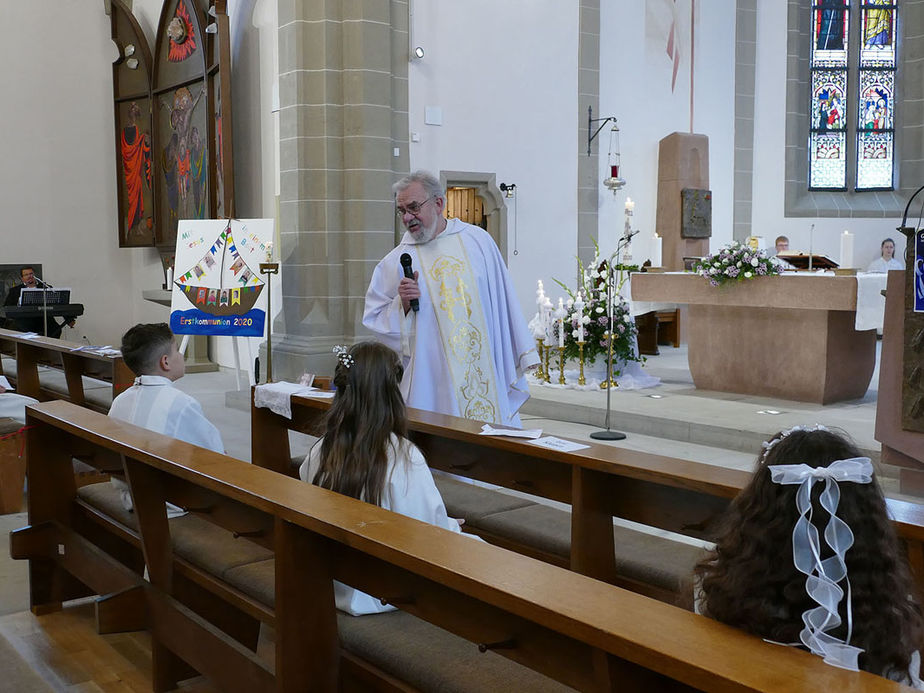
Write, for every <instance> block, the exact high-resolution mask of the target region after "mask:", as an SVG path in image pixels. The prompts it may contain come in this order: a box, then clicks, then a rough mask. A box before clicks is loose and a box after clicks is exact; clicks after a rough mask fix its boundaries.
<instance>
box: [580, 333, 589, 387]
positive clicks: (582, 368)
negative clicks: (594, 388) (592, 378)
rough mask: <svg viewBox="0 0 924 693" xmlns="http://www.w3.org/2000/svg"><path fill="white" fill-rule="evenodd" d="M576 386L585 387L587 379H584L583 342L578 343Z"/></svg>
mask: <svg viewBox="0 0 924 693" xmlns="http://www.w3.org/2000/svg"><path fill="white" fill-rule="evenodd" d="M578 368H580V371H579V375H578V385H586V384H587V379H586V378H585V377H584V342H578Z"/></svg>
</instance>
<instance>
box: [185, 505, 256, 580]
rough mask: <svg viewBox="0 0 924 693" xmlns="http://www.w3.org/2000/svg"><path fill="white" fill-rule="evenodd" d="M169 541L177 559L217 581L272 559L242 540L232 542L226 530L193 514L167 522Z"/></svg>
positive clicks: (249, 542)
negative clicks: (204, 572) (244, 568)
mask: <svg viewBox="0 0 924 693" xmlns="http://www.w3.org/2000/svg"><path fill="white" fill-rule="evenodd" d="M170 537H171V539H172V540H173V550H174V551H175V552H176V554H177V556H179V557H180V558H184V559H186V560H187V561H189V562H190V563H191V564H193V565H195V566H197V567H199V568H201V569H203V570H205V571H207V572H209V573H212V574H213V575H217V576H219V577H224V575H225V573H226V572H227V571H229V570H231V569H233V568H237V567H238V566H242V565H247V564H250V563H257V562H262V561H265V560H266V559H268V558H271V557H272V555H273V552H272V551H270V550H269V549H266V548H264V547H262V546H260V545H258V544H255V543H254V542H252V541H250V540H249V539H247V538H245V537H241V538H237V539H235V538H234V536H233V535H232V534H231V532H229V531H228V530H226V529H223V528H221V527H219V526H217V525H214V524H212V523H211V522H209V521H208V520H203V519H202V518H201V517H197V516H196V515H194V514H192V513H188V514H186V515H183V516H182V517H176V518H174V519H172V520H170Z"/></svg>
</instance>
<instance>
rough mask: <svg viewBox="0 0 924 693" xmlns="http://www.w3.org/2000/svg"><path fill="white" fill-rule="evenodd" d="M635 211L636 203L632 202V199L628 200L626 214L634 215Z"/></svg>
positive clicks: (628, 198)
mask: <svg viewBox="0 0 924 693" xmlns="http://www.w3.org/2000/svg"><path fill="white" fill-rule="evenodd" d="M634 211H635V202H633V201H632V198H631V197H627V198H626V212H627V213H628V214H632V212H634Z"/></svg>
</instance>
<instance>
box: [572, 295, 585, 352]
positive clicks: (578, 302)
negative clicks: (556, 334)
mask: <svg viewBox="0 0 924 693" xmlns="http://www.w3.org/2000/svg"><path fill="white" fill-rule="evenodd" d="M574 312H575V313H577V319H578V328H577V331H578V341H579V342H583V341H584V323H583V322H582V320H583V318H584V297H583V296H581V292H580V291H578V292H577V298H575V299H574Z"/></svg>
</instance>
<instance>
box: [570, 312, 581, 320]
mask: <svg viewBox="0 0 924 693" xmlns="http://www.w3.org/2000/svg"><path fill="white" fill-rule="evenodd" d="M580 317H581V314H580V313H572V314H571V320H577V319H578V318H580Z"/></svg>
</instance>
